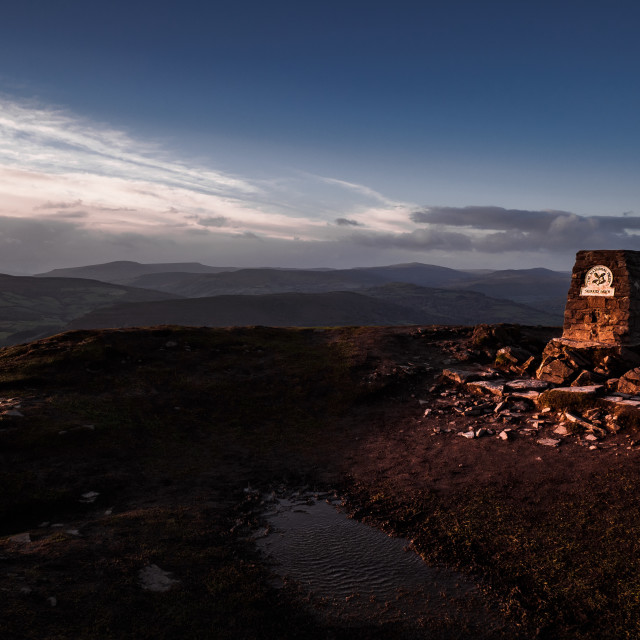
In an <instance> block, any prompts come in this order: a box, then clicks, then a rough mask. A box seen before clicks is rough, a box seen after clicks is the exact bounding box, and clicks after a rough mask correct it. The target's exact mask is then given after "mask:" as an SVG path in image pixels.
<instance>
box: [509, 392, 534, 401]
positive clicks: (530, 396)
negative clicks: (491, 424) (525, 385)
mask: <svg viewBox="0 0 640 640" xmlns="http://www.w3.org/2000/svg"><path fill="white" fill-rule="evenodd" d="M509 397H510V398H522V399H523V400H531V401H532V402H535V401H536V400H537V399H538V398H539V397H540V392H539V391H514V392H513V393H510V394H509Z"/></svg>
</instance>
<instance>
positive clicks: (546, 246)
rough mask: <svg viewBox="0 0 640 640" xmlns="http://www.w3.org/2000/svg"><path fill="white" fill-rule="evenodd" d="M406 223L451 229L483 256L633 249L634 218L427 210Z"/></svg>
mask: <svg viewBox="0 0 640 640" xmlns="http://www.w3.org/2000/svg"><path fill="white" fill-rule="evenodd" d="M411 219H412V220H413V221H414V222H416V223H418V224H420V225H426V227H427V228H429V229H448V230H452V229H455V230H456V232H457V233H458V234H461V235H463V236H464V237H465V238H466V239H467V240H468V247H467V250H473V251H477V252H483V253H504V252H518V251H533V252H540V253H550V252H564V251H566V252H569V253H570V252H573V251H577V250H579V249H596V248H599V249H614V248H615V249H625V248H626V249H637V248H638V246H639V244H640V243H639V240H640V237H639V235H638V233H639V232H640V218H638V217H634V216H631V215H629V214H628V213H624V214H622V215H619V216H590V217H587V216H581V215H578V214H576V213H571V212H568V211H553V210H551V211H529V210H521V209H504V208H502V207H495V206H471V207H429V208H425V209H422V210H418V211H414V212H413V213H412V214H411Z"/></svg>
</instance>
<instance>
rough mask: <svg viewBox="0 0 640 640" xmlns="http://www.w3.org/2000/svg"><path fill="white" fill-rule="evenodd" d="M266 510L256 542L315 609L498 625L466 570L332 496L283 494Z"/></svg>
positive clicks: (347, 616)
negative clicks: (418, 549)
mask: <svg viewBox="0 0 640 640" xmlns="http://www.w3.org/2000/svg"><path fill="white" fill-rule="evenodd" d="M264 517H265V518H266V520H267V522H268V525H269V526H268V528H267V529H266V530H262V531H260V532H258V533H257V534H256V537H257V540H256V545H257V546H258V549H259V550H260V551H261V553H262V554H263V556H264V557H265V559H266V560H267V562H268V563H269V565H270V567H271V570H272V571H273V572H274V573H275V574H277V576H279V581H278V584H277V585H276V586H282V585H283V584H284V583H285V582H286V583H288V584H291V582H293V584H294V585H295V586H296V588H297V590H298V591H299V592H300V593H301V594H303V596H304V597H306V601H307V602H308V603H311V604H312V605H313V606H314V608H315V609H316V610H324V611H325V613H327V614H328V615H330V616H332V617H334V618H335V617H338V618H340V619H342V620H343V621H344V620H352V621H357V620H364V619H366V620H370V621H373V620H374V619H377V620H378V621H390V620H396V621H402V622H403V624H404V623H405V622H407V621H410V623H411V625H412V626H416V625H418V626H421V627H422V628H424V627H425V626H427V627H433V625H434V621H436V625H438V624H440V622H439V621H442V620H447V624H451V625H453V627H458V626H459V625H463V626H467V625H471V627H474V628H476V629H478V633H477V635H474V636H473V637H477V638H484V637H489V636H485V633H484V632H486V631H488V630H489V628H492V627H493V628H494V629H495V628H496V627H500V626H502V625H501V623H500V621H499V620H498V619H496V616H495V613H496V611H495V607H492V606H488V603H487V601H486V598H485V596H484V595H483V593H482V592H481V590H480V589H479V588H478V586H477V584H476V583H475V582H474V581H473V580H472V579H471V578H469V577H468V576H465V575H463V574H461V573H456V572H454V571H450V570H448V569H445V568H438V567H430V566H428V565H427V564H426V563H425V562H424V561H423V560H422V558H420V556H418V555H417V554H416V553H415V552H414V551H413V550H411V549H409V547H408V544H409V541H407V540H405V539H402V538H392V537H389V536H387V535H386V534H385V533H384V532H383V531H380V530H378V529H375V528H373V527H370V526H368V525H366V524H363V523H361V522H358V521H357V520H353V519H351V518H349V517H348V516H347V514H346V513H345V512H344V511H342V510H341V509H340V508H338V507H337V506H336V505H335V504H329V503H327V501H325V500H324V499H319V500H314V499H313V498H311V497H310V496H302V497H300V498H299V499H298V498H293V499H291V498H290V499H281V500H279V501H276V502H275V504H272V505H271V507H270V510H268V511H267V512H266V513H264ZM490 610H493V612H491V611H490ZM498 617H499V616H498ZM480 629H482V630H480ZM434 637H435V636H434ZM443 637H444V636H443ZM447 637H448V636H447Z"/></svg>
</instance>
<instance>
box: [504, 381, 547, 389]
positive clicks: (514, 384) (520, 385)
mask: <svg viewBox="0 0 640 640" xmlns="http://www.w3.org/2000/svg"><path fill="white" fill-rule="evenodd" d="M548 387H549V383H548V382H545V381H544V380H536V379H535V378H518V379H516V380H509V382H507V383H505V385H504V388H505V389H506V390H507V391H544V390H545V389H547V388H548Z"/></svg>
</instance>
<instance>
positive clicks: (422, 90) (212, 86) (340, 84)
mask: <svg viewBox="0 0 640 640" xmlns="http://www.w3.org/2000/svg"><path fill="white" fill-rule="evenodd" d="M5 4H6V6H3V10H2V20H0V272H3V273H14V274H29V273H37V272H42V271H47V270H49V269H53V268H59V267H68V266H80V265H84V264H96V263H101V262H107V261H112V260H136V261H139V262H185V261H199V262H203V263H205V264H209V265H214V266H237V267H259V266H272V267H275V266H280V267H314V268H315V267H338V268H342V267H351V266H373V265H382V264H394V263H402V262H414V261H416V262H423V263H429V264H440V265H443V266H449V267H454V268H493V269H506V268H529V267H537V266H544V267H548V268H552V269H563V270H568V269H570V268H571V266H572V265H573V261H574V257H575V252H576V251H578V250H580V249H625V248H626V249H640V235H639V234H640V180H638V175H639V173H640V126H639V125H638V114H640V83H638V81H637V79H638V77H639V67H640V38H638V30H639V28H640V4H638V3H637V2H634V1H629V0H612V1H611V2H608V3H604V2H594V1H589V0H563V1H562V2H558V1H557V0H555V1H553V2H551V1H547V0H538V1H536V2H528V1H526V0H521V1H514V0H508V1H507V0H504V1H502V0H501V1H496V0H486V1H483V2H479V1H478V0H448V1H447V2H442V1H438V2H435V1H431V0H422V1H417V0H416V1H406V0H394V1H393V2H391V1H390V0H389V1H377V0H368V1H367V2H363V1H360V0H341V1H339V2H338V1H335V0H323V1H322V2H317V1H315V0H305V1H298V2H293V0H289V1H283V0H234V1H233V2H231V1H229V0H224V1H222V0H180V1H179V2H178V1H174V0H170V1H169V0H154V1H153V2H151V1H147V0H128V1H127V2H123V1H120V0H110V1H109V2H104V1H103V2H100V1H98V0H82V1H79V0H56V2H51V0H21V1H20V2H19V3H18V2H14V3H5Z"/></svg>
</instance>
